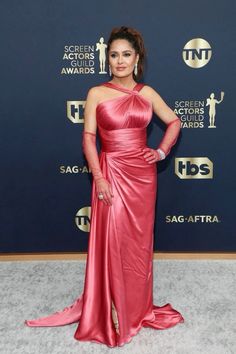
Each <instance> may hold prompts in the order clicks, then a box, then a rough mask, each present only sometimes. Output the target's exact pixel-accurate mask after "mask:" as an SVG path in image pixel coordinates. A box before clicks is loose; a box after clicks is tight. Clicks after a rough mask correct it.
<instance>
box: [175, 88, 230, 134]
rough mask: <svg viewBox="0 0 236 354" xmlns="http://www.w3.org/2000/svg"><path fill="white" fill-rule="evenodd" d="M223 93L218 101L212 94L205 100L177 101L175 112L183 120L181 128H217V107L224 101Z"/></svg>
mask: <svg viewBox="0 0 236 354" xmlns="http://www.w3.org/2000/svg"><path fill="white" fill-rule="evenodd" d="M224 95H225V93H224V92H223V91H221V93H220V99H219V100H218V99H217V98H216V97H215V96H216V95H215V93H214V92H212V93H211V94H210V95H209V97H207V98H206V99H205V100H200V101H199V100H194V101H189V100H183V101H175V107H174V112H175V113H176V114H177V115H178V116H179V118H180V120H181V128H193V129H196V128H204V127H205V126H207V127H208V128H216V107H217V105H218V104H220V103H221V102H222V101H223V99H224Z"/></svg>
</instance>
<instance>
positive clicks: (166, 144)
mask: <svg viewBox="0 0 236 354" xmlns="http://www.w3.org/2000/svg"><path fill="white" fill-rule="evenodd" d="M145 94H146V96H147V97H148V98H149V100H151V102H152V106H153V111H154V112H155V113H156V115H157V116H158V117H159V118H160V119H161V120H162V121H163V122H164V123H165V124H166V126H167V129H166V131H165V134H164V136H163V137H162V140H161V142H160V143H159V145H158V148H157V149H155V151H150V153H148V154H146V155H144V157H148V159H147V160H148V161H150V162H155V161H157V158H156V157H155V153H154V152H156V151H157V153H158V155H159V159H158V160H163V159H164V158H165V157H166V156H167V155H168V154H169V153H170V150H171V148H172V146H173V145H174V144H175V143H176V141H177V138H178V136H179V133H180V129H181V121H180V119H179V118H178V117H177V115H176V114H175V112H174V111H173V110H172V109H171V108H170V107H169V106H168V105H167V104H166V103H165V101H164V100H163V99H162V98H161V96H160V95H159V94H158V93H157V92H156V91H155V90H154V89H153V88H151V87H150V86H146V87H145ZM151 150H153V149H151ZM145 151H146V150H145Z"/></svg>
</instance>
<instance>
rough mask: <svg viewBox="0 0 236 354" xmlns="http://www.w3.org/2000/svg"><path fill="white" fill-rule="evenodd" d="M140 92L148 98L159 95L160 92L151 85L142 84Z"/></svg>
mask: <svg viewBox="0 0 236 354" xmlns="http://www.w3.org/2000/svg"><path fill="white" fill-rule="evenodd" d="M142 92H143V93H144V94H146V95H147V96H148V98H149V99H153V98H155V99H156V98H157V97H160V98H161V96H160V94H159V93H158V92H157V91H156V90H155V89H154V88H152V87H151V86H149V85H146V84H144V86H143V88H142Z"/></svg>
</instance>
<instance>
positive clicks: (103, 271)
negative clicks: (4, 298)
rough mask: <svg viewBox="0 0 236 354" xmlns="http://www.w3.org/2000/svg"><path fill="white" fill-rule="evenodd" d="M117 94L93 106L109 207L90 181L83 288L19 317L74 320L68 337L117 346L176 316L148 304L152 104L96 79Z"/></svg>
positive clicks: (153, 189)
mask: <svg viewBox="0 0 236 354" xmlns="http://www.w3.org/2000/svg"><path fill="white" fill-rule="evenodd" d="M101 85H105V86H107V87H110V88H112V89H114V90H119V91H121V92H122V94H121V95H120V96H117V97H115V98H111V99H107V100H105V101H103V102H101V103H99V104H98V105H97V108H96V119H97V126H98V133H99V138H100V141H101V149H100V152H99V162H100V167H101V170H102V172H103V175H104V176H105V177H106V178H107V179H108V181H109V182H110V183H111V186H112V191H113V194H114V197H113V198H112V206H109V205H106V204H105V203H104V202H103V201H101V200H99V199H98V198H97V195H96V193H95V183H94V181H93V184H92V195H91V218H90V232H89V241H88V252H87V260H86V271H85V279H84V289H83V292H81V294H80V295H79V297H78V298H76V300H75V301H74V303H73V304H72V305H70V306H68V307H65V308H64V309H63V310H61V311H57V312H54V313H53V314H51V315H49V316H46V317H41V318H37V319H35V320H25V324H26V325H27V326H30V327H44V326H45V327H46V326H52V327H53V326H62V325H67V324H71V323H76V322H78V326H77V329H76V331H75V334H74V338H75V339H76V340H79V341H90V342H97V343H102V344H105V345H107V346H109V347H115V346H122V345H124V344H125V343H128V342H130V341H131V340H132V337H133V336H135V335H136V334H137V333H138V332H139V331H140V329H141V328H142V327H151V328H154V329H157V330H162V329H166V328H169V327H172V326H174V325H176V324H177V323H180V322H184V318H183V316H182V315H181V313H180V312H178V311H177V310H175V309H174V308H173V307H172V305H171V304H170V303H167V304H165V305H163V306H157V305H154V304H153V239H154V218H155V203H156V196H157V165H156V163H151V164H149V163H148V162H147V161H146V160H145V159H144V157H143V153H142V149H143V148H144V147H147V126H148V124H149V123H150V121H151V119H152V115H153V108H152V103H151V102H150V101H149V100H148V99H147V98H145V97H144V96H143V95H142V94H141V93H140V90H141V89H142V87H143V86H144V83H137V84H136V85H135V87H134V88H133V89H127V88H124V87H121V86H120V85H117V84H114V83H111V82H103V83H102V84H101Z"/></svg>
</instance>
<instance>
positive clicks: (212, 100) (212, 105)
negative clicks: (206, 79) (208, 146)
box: [206, 91, 225, 128]
mask: <svg viewBox="0 0 236 354" xmlns="http://www.w3.org/2000/svg"><path fill="white" fill-rule="evenodd" d="M224 95H225V93H224V92H223V91H221V98H220V101H217V99H215V94H214V93H211V95H210V98H207V103H206V106H209V126H208V128H216V125H215V115H216V104H219V103H221V102H222V101H223V99H224Z"/></svg>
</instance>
